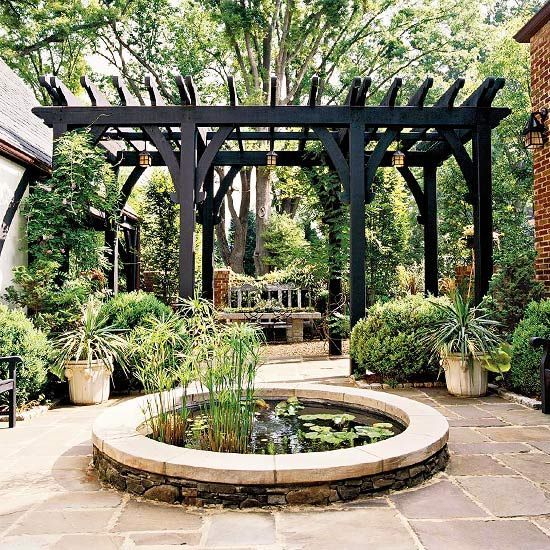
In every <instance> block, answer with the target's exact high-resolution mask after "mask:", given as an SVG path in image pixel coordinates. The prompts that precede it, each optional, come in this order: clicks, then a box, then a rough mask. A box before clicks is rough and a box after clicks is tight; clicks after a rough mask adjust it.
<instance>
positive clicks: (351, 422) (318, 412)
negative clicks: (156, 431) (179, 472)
mask: <svg viewBox="0 0 550 550" xmlns="http://www.w3.org/2000/svg"><path fill="white" fill-rule="evenodd" d="M193 414H194V416H195V418H196V422H197V423H200V422H201V421H204V420H203V417H202V416H201V414H200V412H199V411H195V412H194V413H193ZM403 430H404V427H403V426H402V425H401V424H399V423H398V422H396V421H395V420H393V419H391V418H388V417H387V416H382V415H377V414H371V413H367V412H364V411H357V410H356V409H350V408H342V407H337V406H332V405H327V404H322V403H311V402H299V401H297V400H295V399H293V398H290V399H289V400H288V401H263V400H259V401H258V409H257V411H256V416H255V422H254V426H253V429H252V434H251V442H250V448H249V452H250V453H254V454H295V453H308V452H315V451H330V450H335V449H346V448H349V447H354V446H358V445H367V444H370V443H374V442H377V441H381V440H383V439H388V438H389V437H393V436H394V435H397V434H399V433H401V432H402V431H403ZM186 446H188V447H194V448H198V447H199V445H198V441H195V442H193V441H192V440H188V442H187V445H186Z"/></svg>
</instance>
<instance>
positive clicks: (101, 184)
mask: <svg viewBox="0 0 550 550" xmlns="http://www.w3.org/2000/svg"><path fill="white" fill-rule="evenodd" d="M53 162H54V165H55V170H54V172H53V174H52V176H51V177H50V179H49V180H48V181H46V182H44V183H38V184H37V185H36V187H34V188H33V189H32V191H31V193H30V194H29V196H28V198H27V199H25V200H24V201H23V204H22V210H21V211H22V213H23V215H24V216H26V218H27V235H28V243H29V244H28V251H29V255H30V257H31V258H33V260H42V261H53V262H57V263H58V264H59V265H60V266H62V267H63V269H64V270H65V271H67V270H68V269H69V265H70V268H71V275H72V276H73V277H78V276H79V275H80V273H82V272H84V271H88V270H92V269H97V267H98V266H99V265H101V262H102V256H103V252H104V250H103V244H102V243H101V242H100V241H99V240H98V234H97V233H96V232H95V231H94V230H92V229H89V228H88V219H89V215H90V209H95V210H99V211H100V212H104V213H105V215H106V217H107V218H110V217H112V216H113V214H114V211H115V207H116V201H117V195H118V187H117V182H116V180H115V177H114V174H113V170H112V167H111V166H110V165H109V164H108V163H107V161H106V160H105V152H104V150H102V149H100V148H99V147H95V146H94V145H93V139H92V136H91V134H90V132H89V131H81V130H78V131H74V132H68V133H66V134H64V135H63V136H62V137H61V138H59V140H58V141H57V142H56V144H55V148H54V161H53ZM68 259H69V261H67V260H68Z"/></svg>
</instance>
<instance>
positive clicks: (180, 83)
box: [34, 75, 510, 325]
mask: <svg viewBox="0 0 550 550" xmlns="http://www.w3.org/2000/svg"><path fill="white" fill-rule="evenodd" d="M40 82H41V84H42V85H43V86H44V87H45V88H46V90H47V91H48V93H49V94H50V96H51V98H52V102H53V106H51V107H38V108H35V109H34V112H35V114H37V115H38V116H39V117H41V118H42V119H43V120H44V122H45V123H46V124H48V125H49V126H51V127H52V128H53V129H54V137H57V136H59V135H60V134H61V133H63V132H65V131H67V130H71V129H73V128H82V127H90V129H91V131H92V134H93V135H94V138H95V139H96V141H97V143H99V144H101V145H103V146H104V147H105V148H106V150H107V151H108V157H109V159H110V160H111V161H112V162H113V164H116V165H117V166H136V165H137V161H138V158H137V157H138V152H139V151H140V150H141V148H142V147H145V145H143V146H142V145H141V144H145V143H147V144H149V149H148V150H149V152H150V154H151V160H152V163H151V164H152V165H153V166H166V167H167V168H168V170H169V172H170V175H171V177H172V179H173V181H174V187H175V189H176V195H177V200H178V202H179V203H180V206H181V208H180V231H181V236H180V286H179V289H180V296H182V297H186V296H190V295H192V293H193V240H194V239H193V234H194V223H195V218H196V213H197V211H198V212H200V216H199V219H200V221H201V223H202V225H203V293H204V295H205V296H206V297H209V298H211V297H212V292H213V290H212V277H213V269H212V256H213V246H214V241H213V234H214V225H215V224H216V223H218V222H219V220H220V215H219V213H220V208H221V207H222V204H223V200H224V197H225V194H226V193H227V191H228V190H229V188H230V186H231V183H232V182H233V179H234V178H235V176H236V175H237V174H238V172H239V171H240V169H241V168H243V167H248V166H265V165H266V163H267V158H266V156H267V153H268V152H270V151H275V152H276V154H277V164H278V165H281V166H300V167H311V166H328V167H329V168H330V169H331V170H333V171H334V172H335V173H336V174H337V175H338V177H339V178H340V181H341V184H342V195H341V196H342V200H344V201H346V202H349V203H350V231H351V239H350V241H351V242H350V247H351V250H350V254H351V274H350V287H351V304H350V308H351V322H352V325H353V324H354V323H355V322H356V321H357V320H358V319H359V318H360V317H362V316H363V315H364V310H365V303H366V302H365V265H364V263H365V216H364V212H365V204H366V203H368V202H369V201H371V200H372V198H373V193H372V184H373V181H374V178H375V176H376V172H377V170H378V168H380V167H383V166H391V165H392V158H393V154H394V152H395V149H394V148H393V145H394V144H396V143H398V144H399V147H400V150H401V151H402V152H404V153H405V157H406V166H405V167H403V168H400V169H399V172H400V174H401V175H402V177H403V178H404V180H405V182H406V184H407V186H408V187H409V189H410V190H411V193H412V195H413V197H414V200H415V202H416V204H417V206H418V211H419V216H418V221H419V223H421V224H423V226H424V239H425V266H426V270H425V271H426V280H425V283H426V290H427V291H428V292H431V293H432V294H437V290H438V289H437V283H438V267H437V185H436V179H437V167H438V166H440V165H441V163H442V162H444V161H445V160H447V159H448V158H451V157H454V158H455V159H456V161H457V163H458V165H459V167H460V170H461V172H462V174H463V176H464V179H465V182H466V189H467V193H466V198H467V200H468V202H470V203H471V204H472V205H473V218H474V227H475V277H476V300H477V301H479V300H481V298H482V296H483V295H484V294H485V292H486V291H487V288H488V283H489V279H490V277H491V275H492V206H491V201H492V191H491V130H492V129H493V128H495V127H496V126H497V125H498V124H499V123H500V121H501V120H502V119H503V118H504V117H506V116H507V115H508V114H509V113H510V110H509V109H506V108H498V107H493V106H492V102H493V100H494V98H495V97H496V94H497V93H498V91H499V90H500V89H501V88H502V86H503V85H504V80H503V79H500V78H488V79H486V80H485V81H484V82H483V83H482V84H481V85H480V86H479V87H478V88H477V89H476V90H475V91H474V92H473V93H472V94H471V95H470V96H469V97H468V98H467V99H466V100H465V101H463V102H462V103H461V104H460V105H458V106H457V105H455V102H456V98H457V96H458V94H459V92H460V90H461V89H462V88H463V86H464V80H463V79H457V80H456V81H455V82H454V83H453V84H452V85H451V86H450V87H449V88H448V89H447V90H446V91H445V92H444V93H443V94H442V95H441V96H440V97H439V98H438V99H436V100H435V101H434V102H433V103H432V104H431V105H430V104H428V101H427V98H428V96H429V92H430V89H431V88H432V86H433V79H432V78H426V79H425V80H424V82H423V83H422V84H421V85H420V86H419V87H418V88H417V89H416V91H414V93H413V94H412V95H411V96H410V98H409V99H408V100H405V101H404V105H400V104H399V101H398V99H399V92H400V90H401V88H402V84H403V83H402V80H401V79H400V78H395V79H394V80H393V82H392V83H391V84H390V86H389V88H388V90H387V91H386V93H385V95H384V97H383V99H382V101H381V102H380V104H378V105H366V98H367V94H368V91H369V89H370V87H371V85H372V80H371V79H370V78H359V77H356V78H354V79H353V81H352V82H351V85H350V88H349V91H348V94H347V97H346V100H345V102H344V104H343V105H321V101H320V89H321V88H322V86H321V82H320V79H319V77H318V76H316V75H315V76H313V77H312V79H311V86H310V91H309V97H308V102H307V105H305V106H300V105H277V104H276V99H277V87H278V85H279V84H278V82H277V79H276V78H275V77H273V78H272V79H271V81H270V94H269V103H268V105H253V106H250V105H246V106H245V105H239V102H238V99H237V90H236V86H235V81H234V79H233V78H232V77H229V79H228V98H229V105H227V106H219V105H216V106H212V105H203V104H201V101H200V99H199V96H198V92H197V90H196V87H195V85H194V83H193V79H192V77H191V76H186V77H182V76H177V77H176V82H175V84H176V87H177V90H178V92H179V97H180V104H179V105H168V104H166V103H165V101H164V100H163V98H162V97H161V95H160V93H159V91H158V89H157V88H156V86H155V85H154V82H153V80H152V79H150V78H146V79H145V89H146V90H147V92H148V95H149V100H150V105H145V104H144V102H143V99H142V98H136V97H134V96H133V95H132V94H130V92H129V91H128V89H127V88H126V86H125V85H124V83H123V82H122V80H121V79H120V78H113V84H114V86H115V89H116V90H117V92H118V96H119V98H120V104H119V105H111V104H110V103H109V101H108V100H107V98H106V96H105V95H104V94H103V93H102V92H101V91H100V90H99V88H98V87H97V86H95V85H94V84H93V83H92V82H91V81H90V80H89V79H88V78H87V77H83V78H82V81H81V82H82V85H83V87H84V88H85V89H86V91H87V93H88V95H89V97H90V100H91V105H90V106H87V105H82V103H81V102H80V101H79V100H78V98H76V97H75V96H74V94H72V93H71V92H70V90H68V88H67V87H66V86H64V85H63V83H62V82H60V81H59V80H58V79H57V78H53V77H43V78H41V79H40ZM470 141H471V142H472V154H471V155H470V154H469V153H468V150H467V148H466V144H467V143H468V142H470ZM235 142H236V145H237V147H232V148H231V144H232V143H235ZM251 142H260V143H261V142H263V143H267V144H269V151H258V150H251V147H250V144H251ZM310 142H317V143H320V144H321V145H322V149H323V150H322V152H318V151H311V150H308V148H307V144H308V143H310ZM279 143H284V144H285V146H284V147H283V148H280V149H279V148H277V147H276V145H277V144H279ZM247 144H248V146H247ZM292 144H294V146H292ZM224 147H225V148H224ZM220 166H221V167H227V168H228V171H227V172H226V174H225V176H224V177H223V178H222V181H221V182H220V184H219V186H218V188H217V189H215V188H214V179H213V174H214V168H215V167H220ZM412 167H418V168H421V169H422V177H423V184H422V185H421V184H420V182H419V181H418V180H417V177H416V176H415V174H414V173H413V171H412V170H411V168H412ZM132 174H133V176H132V178H131V179H130V182H129V183H128V182H127V185H125V188H124V190H123V195H124V197H127V195H128V194H129V192H130V191H131V189H130V188H129V187H130V186H131V184H132V182H134V183H135V181H137V179H138V178H139V176H140V175H141V172H139V171H134V172H132Z"/></svg>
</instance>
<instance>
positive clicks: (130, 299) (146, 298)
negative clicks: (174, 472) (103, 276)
mask: <svg viewBox="0 0 550 550" xmlns="http://www.w3.org/2000/svg"><path fill="white" fill-rule="evenodd" d="M103 308H104V309H105V310H106V311H107V317H108V318H109V321H110V323H111V324H112V325H113V326H115V327H117V328H120V329H124V330H131V329H133V328H135V327H137V326H142V325H143V323H144V322H145V319H146V318H147V317H150V316H155V317H159V316H161V315H163V314H169V313H170V312H171V311H172V310H171V309H170V308H169V307H168V306H167V305H166V304H165V303H163V302H161V301H160V300H159V299H158V298H157V297H156V296H155V295H154V294H150V293H148V292H143V291H141V290H138V291H135V292H121V293H120V294H117V295H116V296H114V297H113V298H111V299H110V300H108V301H107V302H105V304H104V306H103Z"/></svg>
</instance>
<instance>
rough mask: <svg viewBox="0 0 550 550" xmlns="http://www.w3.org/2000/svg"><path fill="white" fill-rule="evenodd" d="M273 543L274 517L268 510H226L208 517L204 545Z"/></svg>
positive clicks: (259, 544) (215, 546) (217, 546)
mask: <svg viewBox="0 0 550 550" xmlns="http://www.w3.org/2000/svg"><path fill="white" fill-rule="evenodd" d="M274 543H275V518H274V517H273V515H272V514H270V513H268V512H256V513H246V512H240V513H239V512H226V513H223V514H218V515H215V516H212V517H211V518H210V528H209V530H208V536H207V538H206V543H205V544H206V546H211V547H213V548H219V547H226V546H269V545H272V544H274Z"/></svg>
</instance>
